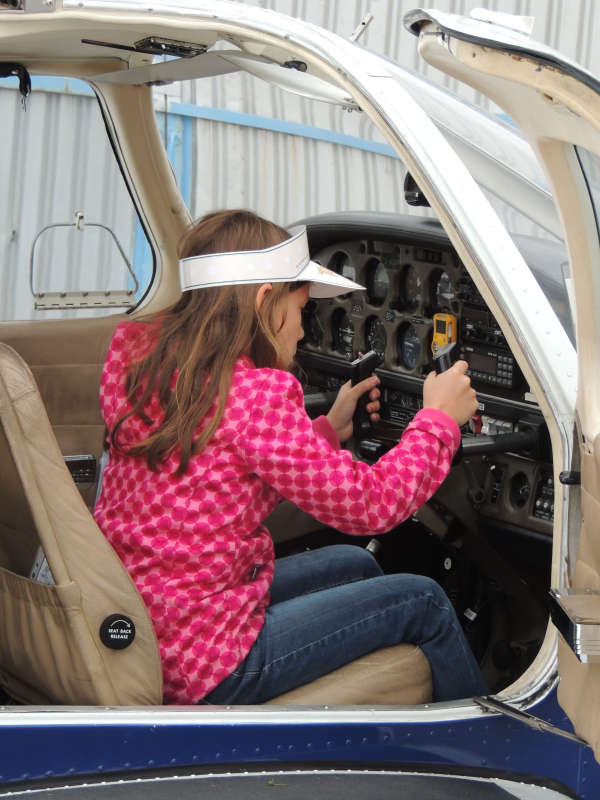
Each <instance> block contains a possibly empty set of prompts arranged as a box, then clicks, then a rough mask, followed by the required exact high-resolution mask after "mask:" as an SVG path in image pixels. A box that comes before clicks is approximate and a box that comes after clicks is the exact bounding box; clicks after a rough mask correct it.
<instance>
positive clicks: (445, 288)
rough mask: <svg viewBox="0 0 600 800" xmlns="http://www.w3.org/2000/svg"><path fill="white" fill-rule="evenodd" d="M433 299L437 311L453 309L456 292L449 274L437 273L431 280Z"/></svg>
mask: <svg viewBox="0 0 600 800" xmlns="http://www.w3.org/2000/svg"><path fill="white" fill-rule="evenodd" d="M431 299H432V304H433V306H434V308H435V309H436V310H442V309H443V310H447V309H450V308H452V301H453V300H455V299H456V292H455V291H454V287H453V286H452V281H451V280H450V277H449V275H448V273H447V272H436V273H434V275H433V277H432V279H431Z"/></svg>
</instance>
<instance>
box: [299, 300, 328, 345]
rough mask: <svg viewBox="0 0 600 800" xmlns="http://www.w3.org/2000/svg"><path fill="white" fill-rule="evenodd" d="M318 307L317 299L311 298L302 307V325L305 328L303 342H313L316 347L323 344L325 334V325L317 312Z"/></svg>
mask: <svg viewBox="0 0 600 800" xmlns="http://www.w3.org/2000/svg"><path fill="white" fill-rule="evenodd" d="M317 308H318V306H317V301H316V300H309V301H308V303H307V304H306V305H305V306H304V308H303V309H302V327H303V328H304V339H303V340H302V343H304V344H312V345H313V346H314V347H320V346H321V344H322V342H323V337H324V335H325V331H324V329H323V325H322V324H321V320H320V319H319V316H318V314H317Z"/></svg>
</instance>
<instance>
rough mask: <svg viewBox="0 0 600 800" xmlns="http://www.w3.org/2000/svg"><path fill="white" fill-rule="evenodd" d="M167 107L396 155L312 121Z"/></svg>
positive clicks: (389, 149)
mask: <svg viewBox="0 0 600 800" xmlns="http://www.w3.org/2000/svg"><path fill="white" fill-rule="evenodd" d="M169 110H170V111H171V112H172V113H173V114H181V116H183V117H195V118H196V119H206V120H211V121H213V122H225V123H227V124H229V125H240V126H241V127H246V128H260V129H261V130H265V131H273V132H274V133H287V134H289V135H290V136H301V137H303V138H304V139H317V140H319V141H322V142H331V143H332V144H339V145H343V146H344V147H353V148H354V149H356V150H367V151H368V152H370V153H378V154H379V155H382V156H391V157H392V158H397V155H396V152H395V150H394V148H393V147H390V145H389V144H384V143H382V142H373V141H371V140H370V139H360V138H359V137H358V136H350V135H348V134H346V133H338V132H337V131H330V130H328V129H327V128H317V127H315V126H313V125H302V124H300V123H298V122H287V121H286V120H282V119H274V118H273V117H262V116H260V115H258V114H246V113H245V112H243V111H226V110H224V109H221V108H212V107H210V106H193V105H191V104H190V103H171V104H170V106H169Z"/></svg>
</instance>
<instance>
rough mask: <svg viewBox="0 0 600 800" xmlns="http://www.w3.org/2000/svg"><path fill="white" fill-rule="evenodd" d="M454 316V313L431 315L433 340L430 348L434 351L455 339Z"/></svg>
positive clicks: (455, 326)
mask: <svg viewBox="0 0 600 800" xmlns="http://www.w3.org/2000/svg"><path fill="white" fill-rule="evenodd" d="M456 329H457V325H456V317H455V316H454V314H441V313H440V314H434V315H433V341H432V343H431V350H432V351H433V352H434V353H437V351H438V350H439V349H440V347H445V346H446V345H447V344H451V343H452V342H455V341H456Z"/></svg>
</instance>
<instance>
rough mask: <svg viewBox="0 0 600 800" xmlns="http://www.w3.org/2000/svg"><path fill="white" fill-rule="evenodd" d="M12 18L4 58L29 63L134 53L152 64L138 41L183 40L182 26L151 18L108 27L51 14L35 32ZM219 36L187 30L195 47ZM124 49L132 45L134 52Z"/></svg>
mask: <svg viewBox="0 0 600 800" xmlns="http://www.w3.org/2000/svg"><path fill="white" fill-rule="evenodd" d="M12 19H14V20H15V21H16V20H17V19H18V21H19V23H20V25H19V26H18V27H17V26H16V25H14V24H13V25H7V24H6V22H10V18H8V17H5V18H3V20H2V21H3V23H4V25H3V26H2V30H1V32H0V48H1V50H2V59H4V60H7V59H9V58H12V59H15V60H18V61H22V62H24V63H26V64H27V63H28V62H29V61H38V60H53V59H61V60H62V59H84V60H88V59H90V60H96V59H98V60H101V59H106V58H111V59H113V58H118V59H120V60H122V61H124V62H126V63H128V62H129V60H130V58H131V56H134V58H136V59H142V60H144V61H146V62H147V63H150V62H151V60H152V55H148V54H144V53H139V54H136V53H135V52H134V51H135V43H136V42H139V41H140V40H143V39H146V38H148V37H149V36H155V37H161V38H167V39H175V40H180V39H181V27H180V26H174V25H173V24H170V25H169V24H160V23H158V22H155V21H154V20H153V23H152V24H149V22H148V21H145V22H142V21H135V22H134V21H132V22H131V24H130V25H128V26H127V30H124V29H123V20H122V19H121V20H119V21H116V22H115V25H114V26H108V25H106V22H105V21H103V22H102V23H101V24H99V23H97V24H94V21H93V20H88V19H84V20H82V19H78V20H72V21H71V22H70V23H68V22H67V21H66V20H65V18H64V17H63V16H61V18H60V19H57V20H56V21H55V20H54V19H53V18H51V17H48V18H46V19H44V20H43V24H42V22H37V23H36V25H35V28H37V29H38V30H37V31H36V30H35V28H33V25H32V24H27V21H26V20H24V18H22V17H20V18H15V17H13V18H12ZM138 19H139V17H138ZM23 23H25V24H23ZM190 27H191V26H190ZM32 28H33V30H32ZM218 38H219V37H218V34H217V33H216V32H215V31H214V30H213V31H207V30H202V29H200V30H197V31H192V30H189V29H187V30H186V44H189V45H193V46H194V47H199V48H208V47H212V46H213V45H214V43H215V42H216V41H217V39H218ZM86 39H87V40H89V39H93V40H96V41H100V42H106V43H107V45H106V46H98V45H92V44H87V43H86V42H85V41H84V40H86ZM121 48H133V50H134V51H132V50H128V49H121Z"/></svg>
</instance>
